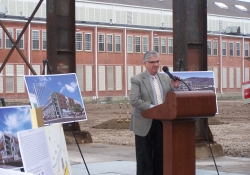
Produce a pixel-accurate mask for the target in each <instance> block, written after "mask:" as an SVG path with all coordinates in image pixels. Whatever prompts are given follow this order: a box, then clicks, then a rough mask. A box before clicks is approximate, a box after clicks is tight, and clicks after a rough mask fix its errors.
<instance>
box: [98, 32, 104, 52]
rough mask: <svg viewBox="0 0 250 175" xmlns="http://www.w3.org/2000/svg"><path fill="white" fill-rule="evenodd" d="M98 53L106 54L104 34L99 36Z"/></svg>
mask: <svg viewBox="0 0 250 175" xmlns="http://www.w3.org/2000/svg"><path fill="white" fill-rule="evenodd" d="M98 51H99V52H104V35H103V34H99V35H98Z"/></svg>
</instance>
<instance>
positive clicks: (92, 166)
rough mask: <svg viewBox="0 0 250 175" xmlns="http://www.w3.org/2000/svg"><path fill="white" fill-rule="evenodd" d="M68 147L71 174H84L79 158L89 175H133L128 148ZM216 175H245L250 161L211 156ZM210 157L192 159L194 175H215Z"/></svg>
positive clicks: (131, 152)
mask: <svg viewBox="0 0 250 175" xmlns="http://www.w3.org/2000/svg"><path fill="white" fill-rule="evenodd" d="M79 146H80V149H81V152H82V154H83V158H82V157H81V153H80V151H79V149H78V147H77V145H76V144H68V145H67V148H68V153H69V158H70V162H71V167H72V172H73V175H80V174H81V175H85V174H86V175H88V172H87V170H86V167H85V164H84V162H83V159H84V160H85V162H86V165H87V168H88V170H89V172H90V174H91V175H102V174H105V175H113V174H116V175H134V174H135V173H136V159H135V148H134V147H132V146H122V145H108V144H99V143H89V144H80V145H79ZM215 162H216V165H217V167H218V171H219V174H220V175H225V174H226V175H247V174H248V175H249V174H250V158H241V157H228V156H222V157H215ZM216 174H218V173H217V171H216V167H215V164H214V161H213V159H212V157H209V158H203V159H196V175H216Z"/></svg>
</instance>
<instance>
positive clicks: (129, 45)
mask: <svg viewBox="0 0 250 175" xmlns="http://www.w3.org/2000/svg"><path fill="white" fill-rule="evenodd" d="M127 52H128V53H133V36H132V35H128V36H127Z"/></svg>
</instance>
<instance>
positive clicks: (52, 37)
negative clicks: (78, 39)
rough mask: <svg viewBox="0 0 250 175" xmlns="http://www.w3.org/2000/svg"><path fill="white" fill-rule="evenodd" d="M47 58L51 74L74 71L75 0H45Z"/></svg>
mask: <svg viewBox="0 0 250 175" xmlns="http://www.w3.org/2000/svg"><path fill="white" fill-rule="evenodd" d="M47 59H48V64H49V66H50V68H51V71H52V73H53V74H62V73H75V72H76V52H75V1H72V0H47Z"/></svg>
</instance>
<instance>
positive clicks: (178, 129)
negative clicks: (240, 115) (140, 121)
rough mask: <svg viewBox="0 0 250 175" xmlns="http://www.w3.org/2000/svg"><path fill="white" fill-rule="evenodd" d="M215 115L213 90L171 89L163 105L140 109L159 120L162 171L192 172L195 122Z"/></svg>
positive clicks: (172, 173) (182, 174)
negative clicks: (161, 137) (160, 125)
mask: <svg viewBox="0 0 250 175" xmlns="http://www.w3.org/2000/svg"><path fill="white" fill-rule="evenodd" d="M215 114H216V96H215V92H214V91H212V90H211V91H171V92H168V93H167V95H166V100H165V102H164V103H163V104H161V105H158V106H155V107H153V108H150V109H148V110H145V111H143V112H142V116H143V117H144V118H151V119H156V120H161V121H162V123H163V174H164V175H187V174H188V175H195V122H196V120H198V119H201V118H209V117H213V116H214V115H215Z"/></svg>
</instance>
